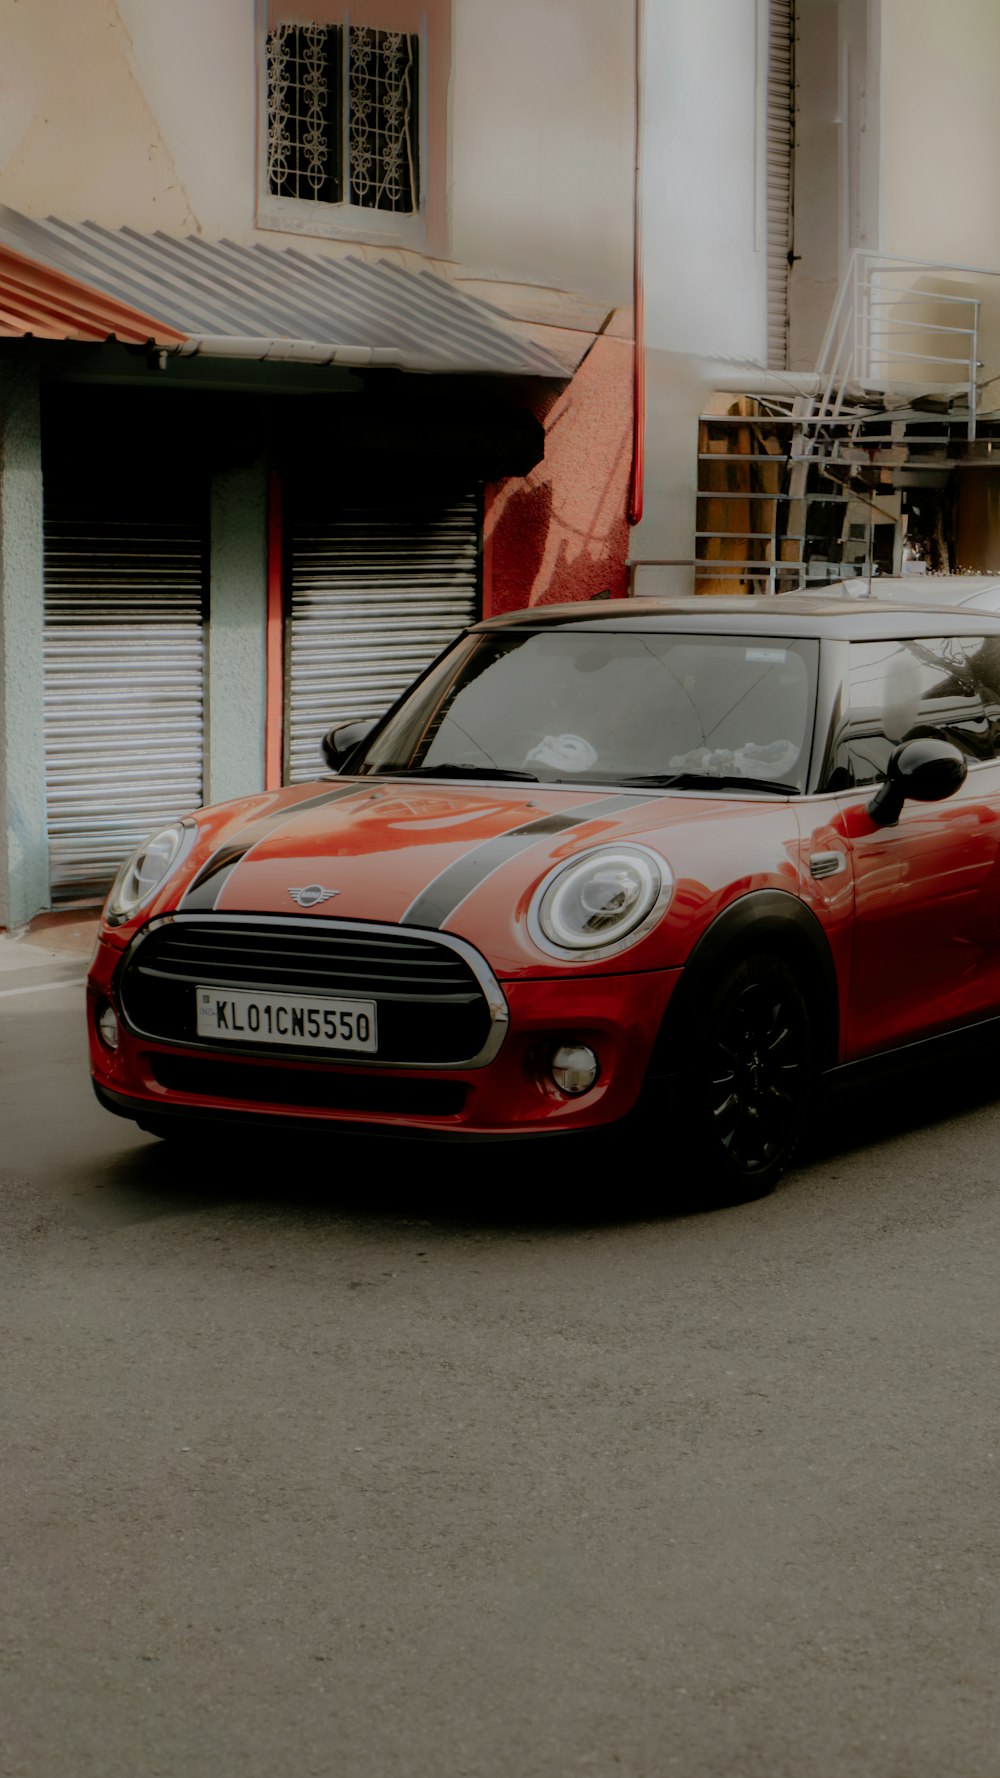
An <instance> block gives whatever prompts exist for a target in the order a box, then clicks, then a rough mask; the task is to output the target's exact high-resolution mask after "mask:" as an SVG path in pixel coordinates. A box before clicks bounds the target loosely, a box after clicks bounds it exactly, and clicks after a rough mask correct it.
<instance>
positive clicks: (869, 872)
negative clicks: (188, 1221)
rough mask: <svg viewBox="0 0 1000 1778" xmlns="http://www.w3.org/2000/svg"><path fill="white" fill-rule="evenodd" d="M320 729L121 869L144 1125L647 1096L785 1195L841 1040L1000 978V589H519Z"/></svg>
mask: <svg viewBox="0 0 1000 1778" xmlns="http://www.w3.org/2000/svg"><path fill="white" fill-rule="evenodd" d="M324 749H325V752H326V756H327V759H328V761H329V763H330V766H331V768H332V775H331V776H329V777H327V778H324V779H320V780H317V781H316V782H313V783H310V784H299V785H296V786H294V787H292V788H290V789H286V790H281V791H276V792H273V793H270V794H265V795H261V796H256V797H249V798H244V799H241V800H240V801H237V802H232V803H226V804H223V805H220V806H218V807H215V808H205V809H201V810H198V811H197V812H196V813H194V814H192V815H190V816H187V817H185V818H184V819H183V820H182V821H178V822H177V823H176V824H175V825H173V826H171V827H169V828H167V829H165V830H164V831H163V832H161V833H158V834H156V835H155V836H154V837H153V838H151V839H150V840H149V841H147V842H146V844H144V845H143V846H140V847H139V848H138V850H137V851H136V852H135V853H134V854H133V856H132V857H131V858H130V859H129V860H128V861H127V862H126V864H125V865H124V866H123V868H122V870H121V872H120V874H119V877H118V879H117V881H116V883H115V885H114V887H113V889H112V891H111V893H110V895H109V897H108V901H107V905H106V907H105V910H104V918H103V921H102V926H101V932H100V938H99V942H98V945H97V951H96V956H95V959H94V963H93V967H92V969H91V974H90V983H89V1023H90V1045H91V1055H92V1062H93V1076H94V1084H95V1088H96V1091H97V1095H98V1098H99V1099H100V1100H101V1102H102V1104H104V1105H105V1106H107V1107H108V1109H109V1110H111V1111H114V1112H117V1113H119V1114H120V1115H122V1116H125V1117H130V1118H134V1119H135V1120H136V1122H137V1123H138V1124H139V1125H140V1126H141V1127H142V1128H143V1129H146V1130H149V1131H153V1132H155V1133H156V1134H158V1135H169V1134H170V1133H171V1132H172V1131H173V1132H177V1131H181V1130H190V1128H191V1126H192V1124H193V1123H194V1121H195V1120H200V1119H211V1118H228V1119H234V1118H236V1119H239V1120H242V1121H244V1122H245V1123H247V1124H250V1123H251V1122H256V1123H257V1124H258V1125H279V1124H284V1125H287V1124H289V1123H291V1124H294V1125H298V1126H300V1127H301V1126H304V1125H311V1126H314V1127H315V1126H317V1125H339V1126H343V1127H350V1128H353V1129H363V1130H368V1131H382V1132H395V1133H397V1134H407V1135H411V1136H413V1135H418V1134H420V1135H429V1136H439V1137H445V1136H448V1137H462V1136H464V1137H470V1138H498V1137H510V1136H518V1135H521V1136H529V1135H530V1136H538V1135H542V1134H545V1133H550V1134H552V1135H556V1134H566V1135H568V1134H570V1133H571V1132H576V1133H578V1134H579V1133H586V1132H591V1133H594V1132H597V1131H599V1130H604V1129H606V1128H608V1127H609V1126H615V1125H621V1123H622V1121H623V1120H630V1121H631V1120H633V1119H637V1118H639V1117H640V1116H642V1115H643V1113H644V1112H645V1111H646V1109H647V1108H648V1107H649V1106H650V1104H651V1105H652V1107H653V1108H654V1109H655V1111H656V1114H657V1116H658V1118H659V1119H660V1120H661V1122H662V1119H663V1118H665V1117H668V1118H669V1119H670V1129H671V1135H672V1139H673V1138H678V1139H679V1138H681V1137H683V1138H684V1140H685V1142H686V1145H687V1151H688V1155H689V1164H690V1165H692V1166H696V1167H697V1168H698V1170H699V1172H698V1177H699V1178H701V1179H704V1180H705V1182H706V1183H707V1182H708V1181H710V1180H711V1181H714V1182H715V1183H716V1184H717V1185H718V1184H721V1185H722V1186H724V1188H725V1189H726V1191H727V1192H729V1193H730V1195H732V1194H738V1193H740V1192H744V1193H749V1192H760V1191H762V1190H765V1189H766V1188H767V1187H768V1186H770V1185H771V1184H772V1183H773V1182H774V1181H775V1180H776V1179H777V1177H778V1175H779V1174H780V1172H781V1170H782V1169H783V1168H784V1167H785V1166H786V1165H787V1163H788V1161H789V1158H790V1156H791V1155H792V1153H793V1151H794V1148H795V1144H796V1141H797V1139H798V1137H799V1134H800V1131H801V1129H802V1126H803V1123H804V1120H805V1118H806V1116H807V1112H808V1108H809V1105H810V1101H811V1097H812V1090H813V1087H814V1084H815V1082H816V1080H817V1078H818V1077H819V1076H820V1075H823V1074H826V1073H827V1072H829V1071H831V1070H834V1069H838V1068H843V1067H844V1066H845V1065H850V1064H854V1063H857V1062H859V1061H861V1060H864V1059H871V1058H877V1057H883V1056H887V1055H889V1054H890V1053H892V1052H896V1051H899V1050H900V1049H907V1048H911V1047H912V1046H914V1045H917V1044H921V1043H922V1041H923V1040H924V1039H928V1038H932V1037H937V1036H940V1035H942V1034H946V1033H954V1032H958V1031H962V1032H969V1031H974V1030H975V1028H976V1027H977V1026H979V1025H980V1024H981V1023H982V1021H984V1020H987V1019H990V1018H993V1017H995V1016H996V1015H997V1013H998V1011H1000V617H997V616H993V615H990V614H985V613H983V612H969V611H967V610H964V609H962V608H960V607H959V608H951V609H943V608H942V609H935V608H934V607H931V606H928V605H921V606H919V607H917V606H914V607H913V608H907V607H905V606H902V605H900V604H899V603H894V604H891V605H889V604H881V603H879V602H878V601H877V600H873V599H870V600H866V601H864V602H858V603H855V602H854V601H848V600H843V599H841V600H830V601H828V602H827V601H823V600H822V599H818V598H817V597H816V596H815V595H812V596H808V597H803V598H796V597H794V596H792V595H784V596H782V597H780V598H776V599H753V600H751V599H744V598H739V597H728V598H727V597H721V598H708V597H706V598H698V599H690V600H674V601H670V602H669V603H657V602H653V601H649V600H631V601H622V602H607V603H595V604H576V605H565V606H547V607H542V608H539V609H533V610H526V611H519V612H515V613H513V614H511V615H509V616H506V617H503V618H494V619H492V620H490V621H488V622H484V623H480V624H476V625H474V626H473V627H472V628H470V629H469V630H468V631H466V632H465V633H463V634H462V635H461V636H460V637H459V638H458V639H457V640H456V641H455V643H454V644H453V646H452V647H451V648H450V649H449V650H447V651H446V652H445V654H443V655H442V656H441V657H440V658H439V659H438V660H437V661H436V662H435V663H434V664H433V665H432V666H431V667H430V668H429V669H428V671H427V672H426V673H425V674H424V675H423V676H422V677H421V678H420V679H419V680H418V681H417V682H416V684H415V685H414V686H413V687H412V688H411V689H410V690H409V691H408V692H407V693H406V694H405V695H404V696H403V697H402V698H401V699H400V700H399V702H398V703H397V704H396V705H395V706H394V707H393V708H392V709H391V710H390V711H389V712H388V714H387V715H385V716H384V717H382V718H381V720H379V721H377V722H375V723H371V724H362V723H357V722H354V723H350V724H346V725H344V724H342V725H340V726H339V727H335V728H334V729H332V730H331V731H330V733H329V735H328V736H327V737H326V739H325V741H324ZM673 1152H677V1151H676V1148H675V1149H674V1150H673Z"/></svg>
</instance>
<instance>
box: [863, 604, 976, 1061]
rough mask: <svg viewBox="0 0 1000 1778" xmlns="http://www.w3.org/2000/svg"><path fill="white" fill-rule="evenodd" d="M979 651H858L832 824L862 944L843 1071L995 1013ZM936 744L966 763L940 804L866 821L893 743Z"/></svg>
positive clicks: (950, 642) (954, 641)
mask: <svg viewBox="0 0 1000 1778" xmlns="http://www.w3.org/2000/svg"><path fill="white" fill-rule="evenodd" d="M976 652H977V650H976V640H975V639H972V640H971V641H970V639H968V638H961V639H958V638H949V637H940V636H938V637H925V638H919V639H893V640H889V641H882V642H866V643H855V644H852V646H851V649H850V651H849V656H850V665H849V680H850V685H849V696H848V704H847V710H846V718H845V721H844V723H843V725H842V729H841V732H840V734H839V735H838V737H837V741H836V744H835V747H834V751H833V755H832V758H831V772H830V788H834V787H835V786H836V785H838V784H842V783H844V782H845V780H846V779H849V780H850V784H851V788H850V790H845V791H843V792H841V793H840V794H839V795H838V799H837V800H838V803H839V813H838V816H837V818H836V820H835V822H834V823H833V827H834V830H835V831H836V832H838V833H839V834H840V835H841V836H842V838H843V839H844V841H845V842H846V844H847V847H848V848H849V851H850V854H851V861H852V865H853V875H854V894H855V906H854V934H853V944H852V954H851V967H850V986H849V991H848V1006H847V1019H846V1049H847V1059H848V1060H853V1059H854V1058H856V1057H860V1056H864V1055H869V1054H872V1053H874V1052H876V1051H878V1050H882V1049H886V1048H890V1047H892V1046H894V1045H897V1044H904V1043H910V1042H913V1041H915V1040H918V1039H920V1038H922V1037H927V1036H931V1035H933V1034H935V1033H937V1032H941V1031H944V1030H947V1029H949V1028H951V1027H953V1026H958V1025H962V1024H966V1023H971V1022H973V1021H975V1020H977V1019H980V1018H983V1017H985V1016H987V1015H988V1014H990V1013H992V1012H994V1011H995V1010H997V1008H998V1006H1000V761H998V760H997V759H995V758H994V737H995V735H996V734H997V733H998V732H1000V731H998V729H997V725H996V724H995V723H994V722H993V721H991V718H990V716H989V714H988V712H987V709H986V707H985V705H984V699H983V691H982V685H981V683H980V682H979V681H978V680H977V675H976V672H975V666H974V663H975V657H976ZM921 734H941V735H943V736H944V737H945V738H947V739H948V740H950V741H953V742H954V743H955V744H956V745H958V746H959V747H960V748H961V749H962V751H963V752H964V753H965V755H966V757H967V760H968V767H969V769H968V776H967V778H966V781H965V784H964V785H963V786H962V788H961V789H960V790H959V791H958V792H957V793H956V794H955V795H954V796H952V797H949V798H948V799H947V800H946V801H944V802H941V803H917V802H912V801H908V802H906V803H905V804H904V806H903V810H902V812H901V814H900V817H899V820H898V822H897V823H896V824H895V825H894V826H892V827H879V826H877V825H876V823H875V822H873V821H872V819H871V817H870V815H869V814H868V812H867V809H868V803H869V802H870V801H871V798H872V796H873V794H874V792H875V789H876V788H877V786H878V784H879V782H881V780H882V779H883V778H884V775H885V769H886V766H887V763H888V759H889V755H890V753H891V752H892V749H893V747H894V746H896V745H897V744H898V743H899V742H901V741H903V740H905V739H910V738H912V737H914V736H915V735H921Z"/></svg>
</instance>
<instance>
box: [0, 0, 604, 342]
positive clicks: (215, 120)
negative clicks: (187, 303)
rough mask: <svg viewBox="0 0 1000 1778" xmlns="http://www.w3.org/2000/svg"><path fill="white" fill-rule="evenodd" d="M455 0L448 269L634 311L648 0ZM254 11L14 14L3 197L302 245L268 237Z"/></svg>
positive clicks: (1, 77) (3, 97) (110, 218)
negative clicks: (260, 167) (637, 15)
mask: <svg viewBox="0 0 1000 1778" xmlns="http://www.w3.org/2000/svg"><path fill="white" fill-rule="evenodd" d="M452 5H453V20H452V51H451V78H450V93H449V110H450V129H449V142H448V166H447V168H446V170H445V171H446V178H447V207H448V214H449V219H450V229H449V234H450V239H449V240H448V241H447V243H446V246H445V249H444V251H445V253H446V256H447V257H449V258H450V259H452V260H456V261H458V262H460V263H461V264H463V265H464V266H466V267H468V268H470V269H472V270H475V271H479V272H482V273H483V274H484V275H485V276H498V277H507V278H510V279H512V280H514V281H524V282H533V283H538V284H543V285H555V286H557V287H560V288H567V289H570V290H575V291H579V292H580V293H581V294H583V295H585V296H587V297H590V298H593V299H595V300H597V301H599V302H601V303H605V304H606V305H607V307H608V308H609V309H610V308H613V307H615V306H619V305H622V304H624V303H626V302H628V301H629V300H630V298H631V263H632V246H631V242H632V187H633V162H634V124H633V117H634V104H633V94H634V54H633V23H634V9H635V0H503V4H499V3H498V0H452ZM54 13H58V29H55V30H54V29H53V14H54ZM255 16H256V13H255V6H254V4H253V0H211V3H210V4H206V0H169V3H167V0H48V3H47V4H44V5H29V4H24V3H22V0H0V41H2V43H3V48H4V54H3V58H2V64H0V202H3V203H6V204H10V205H12V206H13V207H14V208H15V209H20V210H23V211H25V212H27V213H28V214H29V215H38V216H44V215H48V214H50V213H54V214H56V215H58V216H61V217H64V218H65V219H66V220H68V221H71V222H79V221H84V220H86V219H88V218H91V219H93V220H96V221H99V222H101V223H103V224H104V225H105V226H107V227H111V228H117V227H121V226H122V225H124V224H127V225H129V226H131V227H133V228H136V229H143V230H149V229H154V228H162V229H164V230H165V231H166V232H168V233H174V234H185V233H191V232H200V233H202V234H204V235H206V236H207V237H208V238H210V239H215V238H218V237H220V236H222V235H225V236H228V237H229V238H231V239H233V240H236V241H239V242H246V241H250V240H253V239H255V238H261V239H266V240H267V241H268V242H269V243H270V244H272V245H278V246H280V245H285V244H292V245H295V246H297V247H299V248H301V247H302V246H303V245H304V244H305V242H306V240H307V239H308V237H303V236H301V235H299V236H295V237H288V236H282V235H275V234H274V233H270V232H269V233H268V234H266V235H262V236H260V237H258V236H257V231H256V229H255V227H254V213H255V198H256V192H255V181H256V174H257V155H256V103H257V70H256V56H255V49H256V36H255V31H256V27H255ZM431 18H432V22H433V14H431ZM351 249H352V250H354V251H356V250H357V247H356V244H355V243H354V242H352V243H351ZM385 250H386V249H385V244H384V242H383V243H382V244H381V245H380V246H379V247H378V251H385Z"/></svg>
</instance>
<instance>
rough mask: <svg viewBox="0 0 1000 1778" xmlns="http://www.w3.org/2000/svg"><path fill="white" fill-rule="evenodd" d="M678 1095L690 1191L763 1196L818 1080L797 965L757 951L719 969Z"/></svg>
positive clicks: (725, 1198)
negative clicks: (794, 968)
mask: <svg viewBox="0 0 1000 1778" xmlns="http://www.w3.org/2000/svg"><path fill="white" fill-rule="evenodd" d="M692 1036H693V1042H692V1044H691V1048H690V1050H689V1052H688V1060H687V1062H686V1064H685V1067H684V1069H683V1071H682V1075H681V1078H680V1081H679V1086H680V1094H679V1098H678V1103H679V1106H680V1108H681V1121H682V1125H683V1128H684V1131H685V1135H686V1138H687V1141H686V1148H687V1155H688V1163H689V1177H688V1181H687V1184H688V1188H689V1190H688V1195H690V1196H695V1195H697V1196H698V1197H699V1198H704V1197H705V1196H708V1197H710V1198H712V1199H714V1200H715V1201H716V1202H720V1201H721V1202H729V1203H736V1202H744V1201H746V1200H748V1199H750V1198H757V1197H763V1196H764V1195H765V1193H767V1192H769V1191H771V1190H772V1189H773V1187H774V1186H775V1185H776V1184H777V1182H778V1180H779V1179H780V1177H781V1175H782V1173H783V1172H784V1171H785V1169H786V1168H787V1166H788V1165H789V1163H790V1161H791V1159H792V1156H793V1155H794V1153H795V1150H796V1148H797V1146H798V1143H799V1138H800V1136H801V1134H802V1130H803V1126H804V1124H805V1121H806V1116H807V1114H808V1111H809V1106H810V1101H811V1099H812V1094H813V1087H814V1082H815V1068H814V1061H813V1038H812V1025H811V1020H810V1016H809V1008H808V1006H807V1004H806V1002H805V1000H804V999H803V997H802V994H801V993H800V991H799V987H798V984H797V982H796V980H795V977H794V975H793V974H792V971H791V969H790V968H789V967H788V965H787V964H786V963H783V962H782V961H781V959H780V958H779V957H775V956H771V955H769V954H767V953H764V952H761V953H758V954H755V955H753V956H748V957H745V958H743V959H742V961H741V962H739V963H737V964H736V965H735V966H734V967H731V968H730V969H728V970H727V972H726V973H725V974H724V975H722V976H721V977H720V978H719V980H718V981H717V983H716V984H715V986H714V988H713V989H712V991H711V993H710V994H709V997H708V999H707V1001H706V1002H705V1005H704V1007H703V1009H702V1011H701V1013H700V1014H699V1016H698V1018H697V1021H696V1024H695V1029H694V1032H693V1033H692Z"/></svg>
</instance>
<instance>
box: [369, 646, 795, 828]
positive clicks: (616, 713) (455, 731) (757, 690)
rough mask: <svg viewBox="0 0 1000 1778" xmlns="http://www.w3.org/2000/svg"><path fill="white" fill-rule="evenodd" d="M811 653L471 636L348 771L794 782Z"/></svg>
mask: <svg viewBox="0 0 1000 1778" xmlns="http://www.w3.org/2000/svg"><path fill="white" fill-rule="evenodd" d="M817 651H818V644H817V643H816V642H814V641H794V640H783V639H775V638H773V637H770V636H768V637H756V638H755V637H753V636H720V635H681V634H671V633H664V632H662V631H650V632H645V633H640V634H637V633H635V632H622V631H618V632H612V631H611V630H610V629H609V630H608V631H607V632H604V633H601V634H595V632H594V631H592V630H591V631H589V632H584V631H580V630H574V629H570V628H566V629H562V628H560V629H552V630H543V631H531V630H523V631H516V630H514V631H511V630H501V631H493V632H485V633H480V634H473V635H471V636H468V637H465V638H464V639H463V640H462V641H460V642H459V643H457V644H456V646H455V647H454V648H453V649H451V650H450V651H449V653H448V654H447V655H445V656H444V657H443V658H442V660H440V661H439V662H438V663H437V665H436V666H435V667H434V668H432V670H431V672H430V673H429V674H428V675H427V676H426V677H425V678H424V679H423V680H422V681H421V682H420V683H419V684H418V685H417V686H416V687H415V688H414V690H413V691H412V692H410V693H409V695H408V696H407V697H405V698H404V699H403V701H402V703H401V704H400V705H399V707H398V708H397V709H396V710H394V711H393V712H392V713H391V714H390V715H389V717H388V718H387V719H386V721H385V722H384V723H383V724H382V725H381V727H380V728H379V729H378V730H377V731H376V733H375V734H374V735H373V736H372V737H371V739H370V740H369V741H368V742H367V743H366V745H365V746H364V747H363V748H362V750H361V751H360V753H359V754H358V755H357V757H356V758H353V759H352V760H351V770H352V771H358V772H362V773H368V772H391V773H400V772H405V773H408V774H409V773H419V774H422V775H434V776H440V777H449V776H454V777H489V778H496V777H510V778H519V777H523V778H525V779H527V780H538V781H541V782H543V783H572V784H580V783H590V784H594V783H614V784H639V785H642V784H654V785H655V784H662V785H665V786H670V785H672V786H675V787H676V788H679V789H684V788H696V787H698V786H700V785H703V784H704V785H706V786H708V787H709V788H711V787H712V786H714V787H716V788H720V789H721V788H723V786H725V787H726V788H739V787H740V786H741V785H745V786H746V787H747V788H751V787H758V788H761V787H762V788H765V789H771V790H775V791H777V792H780V793H782V794H786V795H787V794H789V793H793V792H799V791H801V790H802V789H803V788H804V785H805V774H806V771H807V769H808V763H809V762H808V753H809V739H810V737H811V733H812V711H813V701H814V688H815V679H816V658H817Z"/></svg>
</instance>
